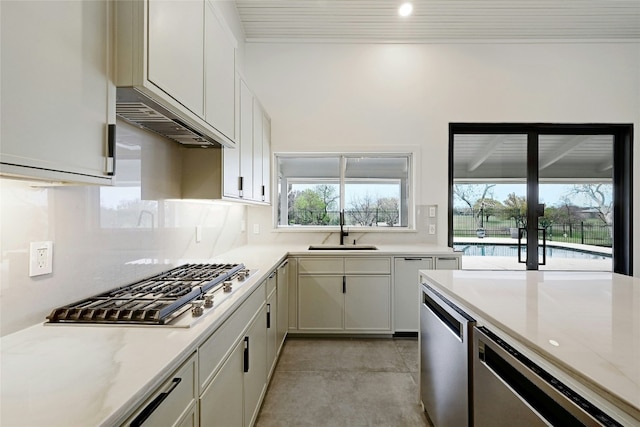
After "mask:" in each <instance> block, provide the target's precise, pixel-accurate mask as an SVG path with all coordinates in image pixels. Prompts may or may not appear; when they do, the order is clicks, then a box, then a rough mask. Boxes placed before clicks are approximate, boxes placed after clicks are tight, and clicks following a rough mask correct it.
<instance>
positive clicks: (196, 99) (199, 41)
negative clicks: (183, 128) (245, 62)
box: [148, 0, 204, 117]
mask: <svg viewBox="0 0 640 427" xmlns="http://www.w3.org/2000/svg"><path fill="white" fill-rule="evenodd" d="M148 4H149V11H148V16H149V33H148V34H149V40H148V44H149V55H148V58H149V64H148V67H149V69H148V76H149V81H150V82H152V83H153V84H155V85H156V86H158V87H159V88H160V89H162V90H164V91H165V92H166V93H167V94H169V95H170V96H172V97H173V98H175V99H176V100H177V101H178V102H180V103H181V104H182V105H184V106H185V107H187V108H188V109H189V110H191V111H192V112H194V113H195V114H196V115H197V116H198V117H204V2H203V1H193V0H149V3H148Z"/></svg>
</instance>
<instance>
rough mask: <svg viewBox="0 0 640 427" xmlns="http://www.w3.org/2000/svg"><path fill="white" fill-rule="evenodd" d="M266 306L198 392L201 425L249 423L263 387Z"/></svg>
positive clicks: (265, 384)
mask: <svg viewBox="0 0 640 427" xmlns="http://www.w3.org/2000/svg"><path fill="white" fill-rule="evenodd" d="M265 313H266V308H265V307H264V306H263V307H262V308H261V309H260V311H258V313H257V314H256V316H255V317H254V318H253V321H252V322H251V325H250V326H249V327H248V328H247V330H246V332H245V334H244V335H243V336H242V337H241V339H240V340H239V341H238V343H237V344H236V345H235V347H234V348H233V351H232V352H231V354H230V355H229V357H228V358H227V359H226V361H225V362H224V363H223V365H222V367H221V368H220V370H219V371H218V372H217V374H216V375H215V377H214V378H213V381H211V383H210V384H209V385H208V386H207V387H206V389H205V391H204V392H203V393H202V395H201V396H200V421H201V424H200V425H202V426H203V427H204V426H243V425H244V426H252V425H253V424H254V423H255V420H256V418H257V416H258V411H259V410H260V403H261V402H262V398H263V396H264V393H265V391H266V387H267V363H266V356H265V354H266V351H267V334H266V316H265Z"/></svg>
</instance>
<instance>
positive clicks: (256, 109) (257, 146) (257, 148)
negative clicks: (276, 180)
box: [252, 98, 264, 201]
mask: <svg viewBox="0 0 640 427" xmlns="http://www.w3.org/2000/svg"><path fill="white" fill-rule="evenodd" d="M262 117H263V113H262V106H261V105H260V103H259V102H258V100H257V99H255V98H254V99H253V192H252V193H253V198H254V200H258V201H262V200H264V199H263V191H264V188H263V187H262V168H263V165H262V150H263V146H262V137H263V135H262Z"/></svg>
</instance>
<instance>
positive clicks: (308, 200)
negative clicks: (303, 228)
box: [293, 189, 326, 225]
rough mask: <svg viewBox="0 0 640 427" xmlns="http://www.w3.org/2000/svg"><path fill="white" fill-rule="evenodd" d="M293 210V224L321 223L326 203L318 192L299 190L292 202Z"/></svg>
mask: <svg viewBox="0 0 640 427" xmlns="http://www.w3.org/2000/svg"><path fill="white" fill-rule="evenodd" d="M293 207H294V212H295V222H294V223H295V224H302V225H317V224H321V223H322V222H321V221H322V219H323V217H324V213H325V212H326V211H325V209H326V204H325V203H324V201H323V200H322V198H321V197H320V194H318V192H316V191H314V190H312V189H306V190H304V191H301V192H299V193H298V194H297V195H296V198H295V199H294V202H293Z"/></svg>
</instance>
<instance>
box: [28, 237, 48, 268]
mask: <svg viewBox="0 0 640 427" xmlns="http://www.w3.org/2000/svg"><path fill="white" fill-rule="evenodd" d="M49 273H53V242H50V241H46V242H31V244H30V245H29V277H34V276H42V275H43V274H49Z"/></svg>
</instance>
